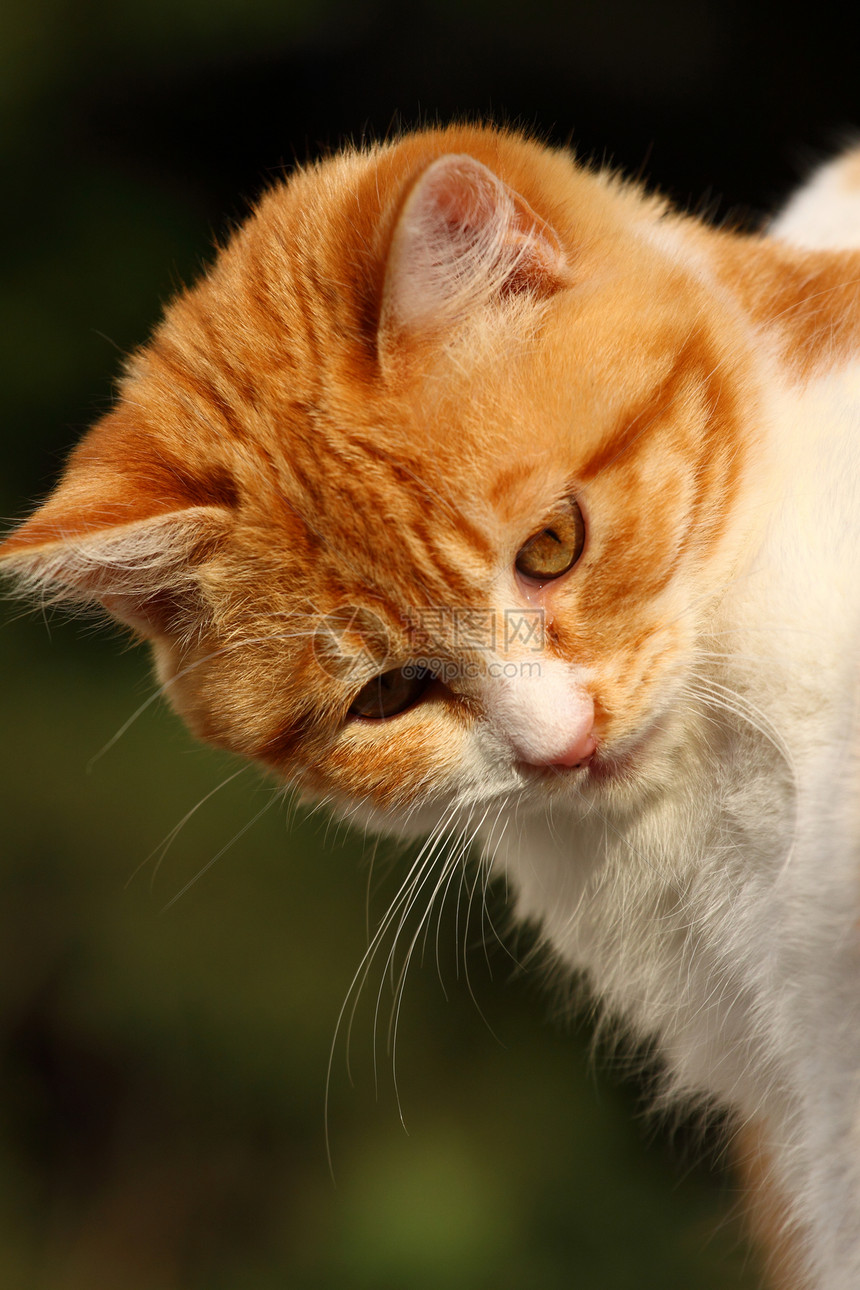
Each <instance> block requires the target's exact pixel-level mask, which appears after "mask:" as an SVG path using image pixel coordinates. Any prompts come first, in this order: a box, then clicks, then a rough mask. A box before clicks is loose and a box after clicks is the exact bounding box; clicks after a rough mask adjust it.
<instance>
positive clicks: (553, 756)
mask: <svg viewBox="0 0 860 1290" xmlns="http://www.w3.org/2000/svg"><path fill="white" fill-rule="evenodd" d="M592 720H593V718H592ZM592 720H589V721H588V723H587V728H582V729H580V730H577V731H575V732H573V734H572V736H571V739H570V742H569V743H568V744H567V746H566V747H564V748H562V750H561V751H560V752H557V751H552V752H550V751H547V752H544V753H538V752H537V750H536V749H534V748H532V749H530V750H529V752H528V753H527V755H526V756H524V757H522V758H521V760H522V761H524V762H526V763H527V764H528V765H529V766H550V767H552V766H557V767H558V768H559V770H561V769H563V768H566V767H574V766H586V765H587V764H588V763H589V761H591V758H592V756H593V755H594V753H595V751H596V750H597V744H596V743H595V740H594V736H593V735H592V733H591V726H592Z"/></svg>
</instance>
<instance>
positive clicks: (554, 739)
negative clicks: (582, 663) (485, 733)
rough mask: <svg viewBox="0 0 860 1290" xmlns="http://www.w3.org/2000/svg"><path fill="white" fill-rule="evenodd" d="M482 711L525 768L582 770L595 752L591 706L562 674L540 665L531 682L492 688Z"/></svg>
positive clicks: (565, 672)
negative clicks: (580, 767) (571, 768)
mask: <svg viewBox="0 0 860 1290" xmlns="http://www.w3.org/2000/svg"><path fill="white" fill-rule="evenodd" d="M485 706H486V709H487V715H488V717H489V718H490V721H491V724H492V725H493V726H494V727H495V729H496V731H497V732H498V733H499V734H501V735H503V736H504V737H505V739H506V741H507V743H508V745H509V746H510V747H511V749H512V750H513V754H514V756H515V757H516V759H517V761H519V762H522V763H525V764H526V765H527V766H547V767H557V768H558V769H559V770H562V769H566V768H568V767H574V766H584V765H586V764H587V762H588V761H589V760H590V758H591V757H592V756H593V754H594V752H595V751H596V749H597V743H596V740H595V738H594V701H593V700H592V698H591V695H590V694H589V693H588V691H587V690H586V689H585V688H584V687H583V686H581V685H577V684H576V682H575V680H574V679H573V678H572V677H571V676H570V673H569V672H568V670H567V669H564V668H561V667H558V666H552V665H551V664H549V663H547V662H544V664H543V666H542V669H541V672H540V674H539V675H537V676H528V675H524V676H518V677H516V678H513V679H507V678H506V679H505V680H502V681H499V682H496V683H495V684H494V685H493V686H492V687H489V688H488V689H487V691H486V694H485Z"/></svg>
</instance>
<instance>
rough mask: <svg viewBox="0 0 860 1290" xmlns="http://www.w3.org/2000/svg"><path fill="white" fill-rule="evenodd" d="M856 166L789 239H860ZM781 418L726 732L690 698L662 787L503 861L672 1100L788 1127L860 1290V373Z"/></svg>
mask: <svg viewBox="0 0 860 1290" xmlns="http://www.w3.org/2000/svg"><path fill="white" fill-rule="evenodd" d="M838 177H839V176H838V165H837V166H831V167H827V168H826V169H825V171H824V172H822V173H821V174H819V175H818V176H816V178H815V179H814V180H813V183H812V185H811V186H810V188H809V189H808V190H805V191H804V192H803V193H802V194H800V196H799V197H798V198H797V199H795V201H794V202H792V203H791V205H790V207H789V209H788V211H787V212H786V215H785V216H783V217H782V218H781V219H780V220H778V221H777V223H776V225H775V228H774V232H775V233H778V234H779V235H780V236H791V238H792V239H793V240H795V241H802V242H804V243H805V244H807V245H812V244H818V245H821V244H824V243H826V244H830V239H831V238H832V237H834V236H835V230H836V229H842V230H843V231H844V229H845V228H846V227H848V226H850V227H851V228H852V229H853V240H854V241H855V242H860V197H858V196H857V195H855V194H850V193H849V194H848V195H847V196H845V197H844V203H843V206H842V207H840V208H839V209H838V210H835V209H834V204H838V203H836V202H835V198H836V195H837V194H838V192H839V185H838V182H837V181H838ZM822 203H823V205H822ZM819 218H820V227H819V226H818V224H817V221H818V220H819ZM844 240H846V241H850V240H852V239H850V238H847V237H845V239H844ZM770 421H771V424H772V427H773V430H772V435H771V438H770V440H769V442H768V443H767V445H766V451H767V453H768V454H769V455H770V468H771V471H772V475H773V477H774V478H775V479H776V480H777V481H778V482H779V485H780V490H781V500H780V501H779V503H778V505H777V506H776V507H775V508H774V513H773V515H772V517H771V520H770V523H769V525H768V527H767V528H766V530H765V532H764V534H763V536H762V538H761V540H760V541H759V542H758V543H757V545H756V547H755V548H754V549H753V550H751V551H750V552H749V555H748V559H747V561H746V564H745V566H744V567H743V568H742V569H741V570H740V571H739V574H738V576H737V578H736V579H735V581H734V583H733V585H732V587H731V588H730V591H729V594H728V596H727V597H726V599H725V600H724V601H723V603H722V604H721V606H720V608H719V611H718V612H717V614H716V616H715V617H714V620H713V622H712V623H711V624H710V625H709V629H708V632H707V634H706V637H705V638H703V640H702V642H701V645H702V651H703V652H702V656H701V661H700V663H699V665H698V667H697V669H696V675H697V682H696V683H697V684H698V685H700V686H707V687H710V689H711V693H712V694H713V696H714V701H715V703H716V705H717V706H716V707H714V708H713V710H712V711H711V712H710V714H709V715H710V716H711V717H712V718H715V719H716V721H717V724H713V723H712V722H709V721H703V720H702V717H701V714H699V715H697V713H696V710H695V709H694V708H693V707H692V706H691V708H690V711H689V716H688V718H687V721H688V726H687V729H686V731H685V737H684V741H683V744H682V746H681V750H680V752H679V749H678V747H677V746H673V747H672V748H669V747H668V745H667V746H666V747H665V748H662V749H661V746H660V744H659V741H658V742H657V743H656V744H655V746H654V747H653V748H652V749H650V751H649V756H650V764H649V774H650V775H651V776H652V778H653V780H654V781H655V782H659V783H660V784H661V786H662V787H661V791H659V792H655V793H653V794H652V795H651V796H650V797H649V796H644V795H643V796H640V797H637V796H636V795H635V794H634V793H633V792H632V791H631V792H629V793H627V794H625V793H624V792H623V791H619V792H617V793H616V794H615V795H614V796H613V795H612V794H604V795H602V796H599V795H596V794H595V795H592V794H589V793H588V792H587V791H585V790H582V791H579V792H577V793H575V794H573V795H568V798H567V800H566V801H565V800H564V799H563V798H562V797H561V796H559V797H558V798H554V799H553V803H552V808H551V812H550V813H548V814H545V815H534V816H531V817H528V818H527V819H526V820H525V822H523V820H522V819H519V820H517V819H516V815H515V813H514V812H513V811H512V812H511V813H510V818H509V819H508V820H507V826H508V827H505V825H506V820H505V818H504V817H503V818H502V819H501V820H500V821H494V824H493V828H492V830H487V840H486V851H487V855H488V857H490V858H491V860H492V863H493V864H494V865H495V867H496V868H497V870H500V871H502V872H504V873H505V875H506V877H507V879H508V880H509V882H510V883H511V885H512V886H513V887H514V889H515V890H516V891H517V892H518V912H519V914H520V915H521V916H522V917H523V918H526V919H529V920H532V921H535V922H537V923H539V924H540V926H541V928H542V930H543V933H544V935H545V936H546V939H547V942H548V944H549V946H550V947H551V948H552V950H553V951H554V952H555V954H556V955H557V956H558V958H559V959H560V960H561V962H562V963H564V964H566V965H567V966H568V967H570V968H573V969H575V970H576V971H578V972H579V973H582V974H583V975H584V976H585V978H586V980H587V981H588V982H589V984H590V985H591V987H592V988H593V989H594V991H595V993H596V994H597V995H598V996H599V997H600V998H601V999H602V1000H603V1001H604V1002H605V1004H606V1006H607V1009H608V1011H609V1012H610V1013H611V1014H612V1015H614V1016H615V1017H617V1018H619V1019H620V1020H621V1021H622V1022H623V1023H624V1024H625V1025H626V1026H627V1027H628V1028H629V1029H630V1030H631V1031H632V1032H633V1033H634V1034H635V1035H636V1036H638V1037H639V1038H641V1039H649V1040H653V1041H654V1042H656V1045H657V1048H658V1051H659V1053H660V1055H661V1056H662V1058H663V1060H664V1061H665V1063H666V1069H667V1082H668V1092H669V1093H674V1094H680V1095H682V1096H686V1097H692V1098H694V1099H698V1100H702V1099H704V1100H715V1101H716V1102H717V1103H719V1104H720V1105H722V1106H727V1107H729V1108H730V1109H732V1110H733V1111H734V1112H735V1113H736V1115H737V1117H738V1119H739V1120H742V1121H743V1120H755V1121H758V1122H759V1123H761V1124H763V1125H764V1126H765V1130H766V1135H767V1139H768V1147H769V1150H770V1152H771V1154H772V1157H773V1165H774V1170H775V1174H776V1181H777V1182H778V1184H779V1186H780V1187H781V1189H782V1190H783V1192H784V1194H785V1195H786V1197H787V1199H788V1201H789V1203H790V1205H791V1213H790V1215H789V1218H790V1220H791V1221H792V1222H793V1223H795V1224H797V1225H798V1226H799V1229H800V1230H801V1233H802V1243H803V1246H804V1249H805V1254H806V1260H807V1271H808V1275H809V1278H810V1280H809V1284H810V1285H811V1286H813V1287H814V1288H815V1290H856V1287H858V1286H860V794H858V786H860V705H858V680H860V676H859V675H858V672H860V479H858V473H860V472H858V443H860V365H854V366H847V367H846V368H845V369H844V370H842V371H838V372H834V373H833V374H831V375H828V376H825V377H822V378H820V379H818V380H816V381H815V382H814V383H812V384H810V385H808V386H806V387H805V389H804V390H803V391H802V392H800V393H798V392H797V391H793V390H791V389H789V388H788V387H787V386H786V388H784V389H783V388H781V389H776V390H775V391H774V392H773V395H772V406H771V408H770ZM705 651H710V653H706V652H705ZM717 655H722V656H723V657H718V656H717ZM726 705H728V707H726ZM705 713H706V714H707V713H708V709H707V707H706V708H705Z"/></svg>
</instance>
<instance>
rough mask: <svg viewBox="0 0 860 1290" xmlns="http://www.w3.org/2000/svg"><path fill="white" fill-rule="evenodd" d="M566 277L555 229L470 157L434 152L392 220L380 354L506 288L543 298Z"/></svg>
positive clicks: (489, 300)
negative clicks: (394, 223) (393, 225)
mask: <svg viewBox="0 0 860 1290" xmlns="http://www.w3.org/2000/svg"><path fill="white" fill-rule="evenodd" d="M569 282H570V273H569V269H568V266H567V262H566V259H565V255H564V251H563V248H562V245H561V242H560V240H559V238H558V236H557V235H556V233H555V231H554V230H553V229H552V228H551V227H550V225H549V224H547V223H546V221H545V220H543V219H541V217H540V216H539V215H538V214H536V212H535V211H534V210H532V208H531V207H530V206H529V204H528V203H527V202H526V200H525V198H524V197H522V196H521V195H520V194H519V193H517V192H515V191H514V190H513V189H512V188H510V187H509V186H508V185H507V184H505V183H504V182H503V181H502V180H501V179H499V177H498V176H497V175H496V174H494V173H493V171H492V170H490V169H488V167H487V166H485V165H483V164H482V163H481V162H480V161H477V160H476V159H475V158H474V157H470V156H466V155H461V154H457V153H452V154H449V155H447V156H443V157H440V158H439V159H438V160H437V161H434V162H433V163H432V165H430V166H428V168H427V169H426V170H425V171H424V172H423V174H421V175H420V176H419V178H418V179H417V181H416V182H415V184H414V186H413V188H412V190H411V192H410V193H409V195H408V196H407V198H406V201H405V203H404V205H403V208H402V210H401V212H400V215H399V217H398V220H397V224H396V226H395V229H394V234H393V237H392V240H391V246H390V250H389V253H388V261H387V265H386V272H385V284H384V288H383V297H382V309H381V314H380V325H379V344H380V352H381V354H382V355H383V357H384V356H385V354H386V352H387V351H389V350H390V349H391V347H392V346H396V344H397V341H398V339H399V338H401V337H403V336H415V335H417V334H424V333H429V334H438V333H439V332H441V331H443V330H445V329H446V328H448V327H450V326H452V325H455V324H456V323H458V322H461V321H463V320H464V319H466V318H468V317H469V315H470V314H472V313H474V312H475V311H476V310H478V309H480V308H481V307H483V306H486V305H487V304H492V303H494V302H497V301H501V300H502V299H503V298H504V296H505V295H507V294H509V293H519V292H523V291H527V292H531V293H533V294H538V295H547V294H551V293H552V292H554V291H557V290H559V289H560V288H561V287H564V286H567V285H569Z"/></svg>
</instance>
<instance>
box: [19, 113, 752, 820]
mask: <svg viewBox="0 0 860 1290" xmlns="http://www.w3.org/2000/svg"><path fill="white" fill-rule="evenodd" d="M685 236H686V234H685V232H684V224H683V221H682V220H681V218H680V217H678V216H674V215H671V214H668V213H667V212H666V211H665V209H664V206H663V204H662V203H660V202H659V201H657V200H656V199H653V198H646V197H645V196H643V194H642V193H641V192H640V191H639V190H638V189H635V188H633V187H627V186H624V185H622V184H620V183H618V182H617V181H615V180H613V179H610V178H608V177H607V176H605V175H594V174H590V173H587V172H586V171H583V170H581V169H579V168H577V167H576V166H575V164H574V163H573V161H572V160H571V159H570V157H569V156H567V155H565V154H562V153H556V152H552V151H550V150H548V149H546V148H543V147H541V146H540V145H538V144H535V143H532V142H529V141H526V140H523V139H522V138H520V137H518V136H514V135H511V134H507V133H504V132H499V131H493V130H483V129H477V128H470V127H457V128H452V129H449V130H438V131H429V132H426V133H423V134H417V135H411V136H407V137H406V138H404V139H402V140H400V141H399V142H396V143H393V144H390V145H386V146H384V147H377V148H373V149H371V150H369V151H366V152H352V153H348V154H345V155H341V156H337V157H335V158H332V159H329V160H327V161H325V162H323V163H321V164H320V165H318V166H314V167H311V168H309V169H307V170H304V171H301V172H299V173H297V174H295V175H294V176H293V177H292V178H291V179H290V180H289V181H288V182H287V183H285V184H282V185H279V186H278V187H276V188H274V189H273V190H272V191H271V192H269V193H268V194H267V195H266V196H265V197H264V198H263V200H262V201H261V202H260V204H259V206H258V208H257V210H256V211H255V213H254V214H253V215H252V217H251V218H250V219H249V220H248V221H247V222H246V224H245V225H244V227H242V228H241V229H240V230H239V232H238V233H237V234H236V235H235V236H234V238H233V239H232V240H231V242H230V243H229V245H228V246H227V247H226V248H225V249H224V250H223V251H222V252H221V253H220V255H219V257H218V259H217V261H216V262H215V264H214V266H213V268H212V269H211V270H210V272H209V273H208V274H207V276H206V277H205V278H204V279H203V280H202V281H201V282H200V283H198V285H197V286H195V287H194V288H193V289H191V290H190V291H187V292H185V293H184V294H183V295H181V296H180V297H179V298H178V299H177V300H176V301H175V302H174V303H173V304H172V305H171V306H170V308H169V309H168V311H167V314H166V317H165V319H164V321H163V322H162V324H161V326H160V327H159V328H158V330H157V331H156V333H155V335H154V337H153V339H152V341H151V342H150V343H149V344H148V345H147V346H146V347H145V348H144V349H142V350H141V351H140V352H139V353H137V354H136V355H135V356H134V357H133V358H132V359H131V361H130V362H129V364H128V368H127V373H126V376H125V378H124V380H123V382H122V386H121V391H120V397H119V400H118V403H117V406H116V408H115V410H114V411H112V412H111V413H110V414H109V415H107V416H106V417H105V418H104V419H103V420H102V421H101V422H100V423H99V424H98V425H97V426H96V427H95V428H94V429H93V430H92V431H91V432H90V434H89V435H88V436H87V437H86V438H85V439H84V441H83V442H82V444H81V445H80V446H79V447H78V449H77V450H76V451H75V453H74V454H73V455H72V458H71V460H70V463H69V465H68V468H67V470H66V473H65V475H64V477H63V479H62V481H61V482H60V484H59V486H58V488H57V489H56V491H55V492H54V494H53V495H52V496H51V497H49V498H48V500H47V501H46V502H45V504H44V505H43V506H42V507H41V508H40V509H39V510H38V511H37V512H36V513H35V515H33V517H32V518H31V519H29V520H28V521H27V522H26V523H24V524H23V525H22V526H21V527H20V528H18V529H17V530H16V531H14V532H13V533H12V534H11V535H10V536H9V537H8V539H7V541H6V543H5V545H4V547H3V548H2V557H3V562H4V564H5V566H6V567H7V568H8V570H9V571H10V572H12V573H13V574H15V575H17V576H19V577H20V578H21V580H22V582H23V583H24V584H25V585H28V586H30V587H31V588H32V589H33V590H35V591H36V592H37V593H38V594H39V595H40V596H42V597H43V598H45V599H47V600H51V601H54V600H55V601H71V602H79V603H96V604H100V605H103V606H104V607H105V608H106V609H107V610H108V611H109V612H110V613H111V614H113V615H114V616H116V617H117V618H119V619H120V620H122V621H123V622H125V623H127V624H129V625H130V626H131V627H132V628H133V629H134V630H135V631H136V632H138V633H139V634H140V635H142V636H144V637H147V638H149V639H150V640H151V641H152V642H153V645H154V649H155V656H156V660H157V668H158V674H159V677H160V679H161V682H162V683H163V685H164V687H165V693H166V694H167V695H168V696H169V697H170V699H171V701H172V702H173V703H174V705H175V706H176V708H177V709H178V710H179V711H180V712H181V713H182V715H183V716H184V717H185V718H186V720H187V721H188V723H189V725H190V726H191V728H192V729H193V730H194V731H195V732H196V733H197V734H199V735H201V736H202V737H203V738H206V739H209V740H212V741H213V742H215V743H217V744H220V745H222V746H225V747H228V748H230V749H233V750H235V751H238V752H241V753H243V754H246V755H249V756H251V757H254V758H257V759H259V760H261V761H262V762H264V763H266V764H267V765H269V766H271V767H273V768H274V769H275V770H276V771H277V772H279V773H280V774H282V775H284V776H285V777H287V778H290V779H293V780H295V781H296V782H297V783H298V784H299V785H300V786H301V787H302V788H303V789H304V790H305V791H306V792H307V793H309V794H310V795H316V796H326V797H328V798H329V799H330V800H333V801H335V802H340V803H356V802H365V803H369V804H371V805H372V806H374V807H375V808H377V810H378V813H379V815H380V818H389V819H391V818H396V817H398V816H402V814H403V812H409V811H410V810H413V809H415V808H416V807H417V806H419V805H420V804H422V803H425V802H431V803H437V804H444V803H452V802H456V801H464V802H478V801H481V800H484V799H487V800H489V799H491V798H496V799H498V798H501V797H504V796H505V795H508V794H509V795H511V796H512V797H513V798H516V799H517V800H519V801H522V802H523V803H528V802H535V801H537V802H543V801H545V800H546V798H547V795H548V794H553V795H565V794H568V795H569V794H570V793H571V792H574V791H575V792H577V793H580V792H583V791H588V792H591V791H594V792H604V791H608V792H617V791H619V790H618V787H617V786H618V784H619V783H620V782H622V781H624V780H625V779H626V780H628V781H629V780H630V779H631V778H633V779H635V778H636V777H637V776H638V777H640V778H641V777H644V778H647V775H648V773H649V772H648V766H649V755H651V754H649V745H648V737H649V734H651V733H653V732H655V731H657V730H663V731H664V732H665V729H666V728H667V726H671V723H672V720H673V717H672V713H673V711H674V700H675V697H676V689H677V684H678V678H679V676H681V675H682V674H683V672H684V669H685V668H686V667H687V666H688V665H689V662H690V659H691V656H692V652H693V651H694V649H695V643H696V635H697V632H698V630H699V627H700V623H701V618H702V614H703V612H704V608H703V607H704V606H706V605H708V604H710V603H711V602H712V601H713V598H714V597H715V596H717V595H718V594H719V591H720V587H721V586H722V584H723V582H724V581H725V578H726V576H727V571H728V570H729V568H730V567H731V561H732V558H733V549H734V548H733V539H732V528H733V507H734V503H735V499H736V496H737V493H738V489H739V487H740V483H739V481H740V480H741V477H742V474H743V471H744V466H745V443H746V438H747V436H746V431H745V425H746V421H745V418H747V417H748V416H749V415H750V393H749V378H748V373H747V371H746V368H745V360H744V358H743V353H744V347H743V344H742V343H741V341H740V339H739V335H738V334H737V333H736V324H735V323H734V322H733V321H732V319H731V317H730V316H728V315H727V314H726V313H725V312H724V311H722V312H721V310H720V308H719V305H718V303H716V301H717V297H716V294H715V292H714V291H713V290H712V289H711V288H709V286H708V285H707V282H706V281H705V280H704V279H703V275H702V274H701V273H700V272H699V271H698V270H697V269H696V267H695V260H694V256H693V252H692V251H691V252H690V253H689V254H687V253H686V252H685V251H684V249H683V248H684V246H685ZM658 742H659V741H658Z"/></svg>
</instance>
